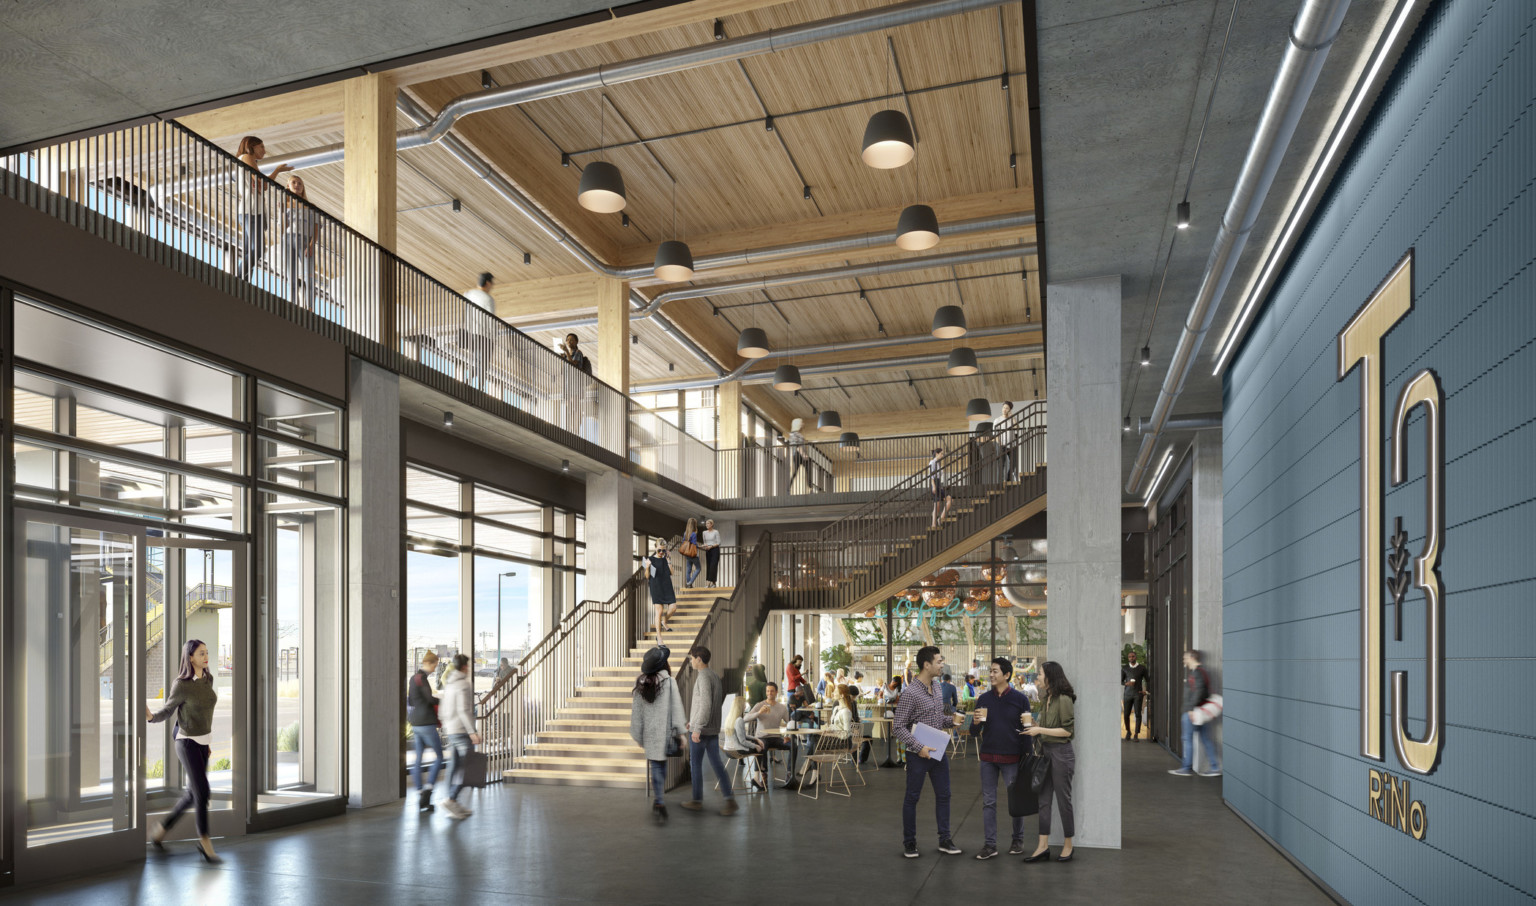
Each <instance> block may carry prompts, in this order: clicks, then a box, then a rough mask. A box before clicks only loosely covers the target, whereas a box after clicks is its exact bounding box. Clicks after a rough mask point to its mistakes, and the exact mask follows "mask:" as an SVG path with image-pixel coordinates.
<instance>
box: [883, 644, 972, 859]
mask: <svg viewBox="0 0 1536 906" xmlns="http://www.w3.org/2000/svg"><path fill="white" fill-rule="evenodd" d="M943 672H944V655H942V654H940V653H939V649H938V648H935V647H934V646H932V645H926V646H924V647H922V648H920V649H918V652H917V675H916V676H914V677H912V681H911V682H910V683H908V684H907V686H906V688H904V689H902V692H901V701H900V702H898V703H897V705H896V717H895V720H893V721H892V732H893V733H894V734H895V736H896V738H897V739H898V740H900V741H901V744H902V745H904V746H906V748H907V751H908V752H910V753H912V755H911V757H908V758H907V796H906V799H904V800H903V801H902V804H901V831H902V843H903V845H904V847H905V850H904V852H903V853H902V855H904V856H906V857H907V858H908V859H916V858H917V856H918V852H917V800H918V799H920V798H922V795H923V780H924V779H925V778H928V779H931V780H932V782H933V810H934V816H935V817H936V818H937V820H938V825H939V852H941V853H944V854H946V855H951V856H958V855H960V847H958V846H956V845H955V844H954V842H953V841H952V840H950V839H949V762H948V761H947V760H945V758H944V753H945V749H946V747H947V746H948V743H949V731H950V730H951V729H952V728H953V727H954V726H955V717H954V715H946V714H945V713H944V696H943V691H942V690H941V689H940V687H939V684H938V682H936V681H937V679H938V677H939V674H941V673H943Z"/></svg>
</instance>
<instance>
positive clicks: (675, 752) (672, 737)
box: [662, 678, 683, 758]
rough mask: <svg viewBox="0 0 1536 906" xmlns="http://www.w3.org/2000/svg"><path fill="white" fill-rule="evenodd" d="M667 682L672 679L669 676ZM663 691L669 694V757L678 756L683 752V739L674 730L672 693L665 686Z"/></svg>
mask: <svg viewBox="0 0 1536 906" xmlns="http://www.w3.org/2000/svg"><path fill="white" fill-rule="evenodd" d="M667 682H668V683H670V682H672V680H671V679H670V678H668V680H667ZM662 691H663V692H664V693H666V696H667V757H668V758H676V757H678V756H679V755H681V754H683V741H682V739H681V738H680V737H679V736H678V735H677V734H676V733H673V732H672V727H673V723H672V693H671V692H668V691H667V690H666V688H665V687H663V688H662Z"/></svg>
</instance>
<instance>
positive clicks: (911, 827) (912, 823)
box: [901, 752, 949, 846]
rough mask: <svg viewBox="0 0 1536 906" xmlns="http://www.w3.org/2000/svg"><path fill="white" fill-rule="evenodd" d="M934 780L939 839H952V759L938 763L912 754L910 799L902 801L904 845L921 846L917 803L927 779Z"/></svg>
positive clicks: (910, 759) (909, 771) (934, 803)
mask: <svg viewBox="0 0 1536 906" xmlns="http://www.w3.org/2000/svg"><path fill="white" fill-rule="evenodd" d="M924 779H931V780H932V781H933V814H934V817H935V818H936V819H937V820H938V823H939V839H940V840H948V839H949V759H947V758H942V759H939V760H938V761H935V760H933V759H932V758H924V757H923V756H921V755H919V754H917V753H916V752H912V753H910V754H908V755H907V798H906V799H903V800H902V802H901V842H902V843H905V844H906V845H907V846H916V845H917V800H918V799H920V798H921V797H922V795H923V780H924Z"/></svg>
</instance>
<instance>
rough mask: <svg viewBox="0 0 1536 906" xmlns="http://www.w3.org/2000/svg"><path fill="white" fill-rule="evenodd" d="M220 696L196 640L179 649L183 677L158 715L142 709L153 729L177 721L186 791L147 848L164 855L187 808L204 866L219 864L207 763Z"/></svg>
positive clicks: (205, 652) (178, 750) (203, 650)
mask: <svg viewBox="0 0 1536 906" xmlns="http://www.w3.org/2000/svg"><path fill="white" fill-rule="evenodd" d="M218 703H219V693H218V692H217V691H215V690H214V688H213V673H211V672H210V671H209V670H208V646H207V645H204V644H203V643H202V642H201V641H200V640H198V639H188V640H187V643H186V644H185V645H183V646H181V673H179V674H178V675H177V676H176V681H175V682H174V683H172V684H171V694H170V696H169V697H168V698H166V700H165V707H164V708H161V709H160V710H159V711H151V710H149V706H148V705H145V706H144V717H145V719H146V720H148V721H149V722H150V723H152V724H157V723H159V722H160V721H162V720H165V719H166V718H167V717H170V716H171V715H172V714H174V715H176V757H177V758H178V759H180V760H181V768H182V770H183V771H185V772H186V775H187V788H186V790H185V791H184V792H183V793H182V794H181V798H180V799H178V800H176V806H175V808H172V809H171V813H170V814H169V815H166V816H165V821H163V822H162V823H161V824H160V826H159V827H157V828H155V829H154V830H153V831H151V832H150V835H149V842H150V843H153V844H154V845H155V848H156V849H164V847H163V846H161V845H160V841H162V840H164V839H165V832H166V831H167V830H169V829H170V827H171V825H173V824H175V823H176V819H177V818H180V817H181V815H182V813H183V812H185V811H186V810H187V809H188V808H189V807H192V806H196V811H195V813H194V814H195V815H196V817H197V839H198V852H200V853H202V856H203V859H204V860H206V861H208V862H222V861H223V860H222V859H220V858H219V857H218V856H216V855H214V853H213V840H212V839H211V838H210V837H209V836H208V757H209V756H210V755H212V754H213V749H212V748H211V747H210V746H209V743H211V742H212V741H213V709H214V707H215V706H217V705H218Z"/></svg>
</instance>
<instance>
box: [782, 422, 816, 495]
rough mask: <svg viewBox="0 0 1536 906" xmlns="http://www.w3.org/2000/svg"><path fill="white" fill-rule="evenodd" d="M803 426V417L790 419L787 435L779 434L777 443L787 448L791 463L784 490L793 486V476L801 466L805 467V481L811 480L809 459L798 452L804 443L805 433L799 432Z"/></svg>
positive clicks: (798, 471) (797, 473) (798, 472)
mask: <svg viewBox="0 0 1536 906" xmlns="http://www.w3.org/2000/svg"><path fill="white" fill-rule="evenodd" d="M804 426H805V421H804V420H803V419H798V418H797V419H792V420H791V421H790V423H789V435H788V436H787V437H786V436H785V435H783V434H780V435H779V443H781V444H783V445H784V446H786V447H788V448H789V460H790V463H791V467H790V470H789V481H787V482H785V483H784V490H786V491H788V490H790V489H791V488H793V487H794V484H795V476H796V475H799V474H800V469H801V468H804V469H805V480H806V483H807V484H809V483H810V480H811V465H810V460H809V459H807V458H806V456H805V454H804V453H801V452H800V448H801V447H802V446H804V445H805V435H804V434H801V433H800V429H801V428H803V427H804Z"/></svg>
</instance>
